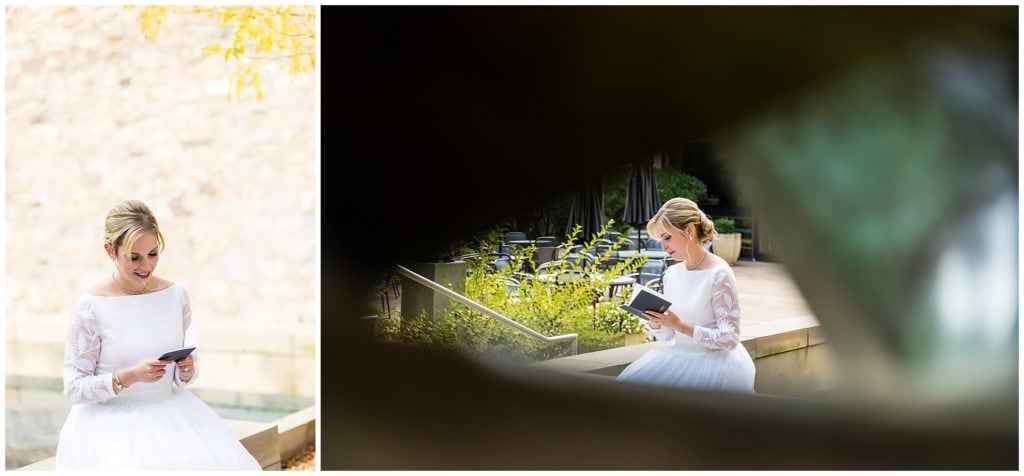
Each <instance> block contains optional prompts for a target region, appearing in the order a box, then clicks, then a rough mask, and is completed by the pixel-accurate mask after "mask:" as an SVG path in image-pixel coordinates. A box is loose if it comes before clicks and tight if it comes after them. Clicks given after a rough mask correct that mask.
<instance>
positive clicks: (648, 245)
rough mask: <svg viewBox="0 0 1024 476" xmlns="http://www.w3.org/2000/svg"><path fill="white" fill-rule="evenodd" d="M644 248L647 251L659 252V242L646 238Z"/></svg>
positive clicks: (655, 239)
mask: <svg viewBox="0 0 1024 476" xmlns="http://www.w3.org/2000/svg"><path fill="white" fill-rule="evenodd" d="M644 248H645V249H647V250H648V251H661V240H659V239H657V238H648V239H647V240H646V242H645V243H644Z"/></svg>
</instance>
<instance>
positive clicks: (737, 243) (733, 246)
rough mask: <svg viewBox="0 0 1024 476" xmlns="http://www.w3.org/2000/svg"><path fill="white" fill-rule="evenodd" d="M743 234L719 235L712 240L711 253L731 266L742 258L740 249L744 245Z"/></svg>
mask: <svg viewBox="0 0 1024 476" xmlns="http://www.w3.org/2000/svg"><path fill="white" fill-rule="evenodd" d="M742 236H743V235H742V234H740V233H729V234H719V235H718V236H716V237H715V238H713V239H712V240H711V252H712V253H714V254H716V255H718V256H720V257H721V258H722V259H724V260H725V262H726V263H729V265H730V266H733V265H735V264H736V261H737V260H738V259H739V258H740V247H741V246H742V245H743V239H742Z"/></svg>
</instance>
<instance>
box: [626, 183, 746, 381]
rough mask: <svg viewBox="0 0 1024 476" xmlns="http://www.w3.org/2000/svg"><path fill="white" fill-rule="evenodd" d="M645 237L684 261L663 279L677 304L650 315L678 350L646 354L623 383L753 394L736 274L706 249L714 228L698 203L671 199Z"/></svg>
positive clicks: (663, 336) (664, 338) (655, 330)
mask: <svg viewBox="0 0 1024 476" xmlns="http://www.w3.org/2000/svg"><path fill="white" fill-rule="evenodd" d="M647 231H648V233H650V235H651V236H657V237H658V239H660V240H661V247H662V249H663V250H665V251H666V252H668V254H669V256H671V257H672V258H673V259H674V260H675V261H681V263H677V264H674V265H672V266H669V268H668V269H667V270H666V271H665V276H664V278H663V279H662V282H663V283H664V289H663V290H664V294H665V297H667V298H668V300H669V301H671V302H672V306H671V307H669V308H668V310H667V311H666V312H665V313H664V314H662V313H659V312H655V311H647V315H648V317H650V320H649V321H648V326H649V327H650V328H651V332H652V333H653V334H654V336H655V338H656V339H658V340H659V341H671V342H672V345H671V346H668V347H658V348H655V349H653V350H651V351H649V352H647V353H646V354H644V355H643V356H642V357H640V358H639V359H637V360H636V361H635V362H633V363H632V364H630V365H629V366H628V367H626V368H625V369H623V371H622V373H620V374H619V376H618V380H621V381H627V382H636V383H646V384H653V385H668V386H674V387H686V388H691V389H702V390H717V391H730V392H740V393H754V374H755V368H754V361H753V360H751V358H750V354H748V353H747V349H746V348H744V347H743V345H742V344H741V343H740V303H739V294H738V291H737V289H736V276H735V275H733V272H732V267H731V266H729V264H728V263H726V262H725V260H723V259H722V258H719V257H718V256H715V255H713V254H711V253H710V252H709V251H708V250H707V249H705V248H704V247H703V246H702V245H701V243H702V242H704V241H706V240H709V239H711V236H712V235H713V234H714V232H715V229H714V224H713V223H712V222H711V220H710V219H709V218H708V216H707V215H705V214H704V212H703V211H701V210H700V208H698V207H697V204H696V203H694V202H693V201H692V200H688V199H685V198H673V199H671V200H669V201H667V202H665V204H664V205H662V207H661V209H660V210H658V213H656V214H655V215H654V217H653V218H651V220H650V221H649V222H648V223H647Z"/></svg>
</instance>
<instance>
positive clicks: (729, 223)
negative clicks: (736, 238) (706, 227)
mask: <svg viewBox="0 0 1024 476" xmlns="http://www.w3.org/2000/svg"><path fill="white" fill-rule="evenodd" d="M714 223H715V231H717V232H718V234H720V235H726V234H729V233H735V232H736V221H735V220H733V219H732V218H715V219H714Z"/></svg>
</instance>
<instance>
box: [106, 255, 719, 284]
mask: <svg viewBox="0 0 1024 476" xmlns="http://www.w3.org/2000/svg"><path fill="white" fill-rule="evenodd" d="M707 257H708V252H707V251H704V255H703V256H701V257H700V259H699V260H697V262H696V263H694V264H693V267H692V268H691V267H689V266H687V267H686V269H688V270H690V271H693V270H695V269H697V267H698V266H700V264H701V263H703V262H704V258H707ZM122 289H123V288H122Z"/></svg>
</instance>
